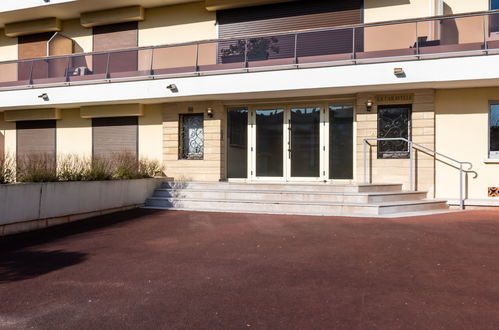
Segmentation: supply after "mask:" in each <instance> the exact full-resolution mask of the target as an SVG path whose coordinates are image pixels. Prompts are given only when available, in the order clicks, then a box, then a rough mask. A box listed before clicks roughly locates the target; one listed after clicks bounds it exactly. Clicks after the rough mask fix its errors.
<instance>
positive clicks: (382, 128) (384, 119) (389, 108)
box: [378, 105, 411, 159]
mask: <svg viewBox="0 0 499 330" xmlns="http://www.w3.org/2000/svg"><path fill="white" fill-rule="evenodd" d="M410 137H411V106H410V105H384V106H379V107H378V138H404V139H410ZM378 158H381V159H382V158H395V159H400V158H409V146H408V144H407V142H405V141H399V140H392V141H379V143H378Z"/></svg>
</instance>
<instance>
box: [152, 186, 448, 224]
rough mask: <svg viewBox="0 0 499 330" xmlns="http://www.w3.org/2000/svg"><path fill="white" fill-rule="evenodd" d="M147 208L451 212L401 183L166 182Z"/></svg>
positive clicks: (311, 212) (373, 213) (313, 212)
mask: <svg viewBox="0 0 499 330" xmlns="http://www.w3.org/2000/svg"><path fill="white" fill-rule="evenodd" d="M145 207H146V208H155V209H168V210H190V211H211V212H236V213H271V214H302V215H328V216H334V215H354V216H399V215H412V214H421V213H434V212H442V211H446V210H448V205H447V202H446V201H444V200H434V199H426V192H421V191H417V192H412V191H402V185H401V184H345V185H333V184H321V183H316V184H313V183H310V184H309V183H307V184H305V183H300V184H290V183H286V184H279V183H232V182H231V183H228V182H171V181H168V182H164V183H163V184H162V186H161V187H160V188H158V189H157V190H156V191H155V192H154V195H153V196H152V197H150V198H148V199H147V200H146V203H145Z"/></svg>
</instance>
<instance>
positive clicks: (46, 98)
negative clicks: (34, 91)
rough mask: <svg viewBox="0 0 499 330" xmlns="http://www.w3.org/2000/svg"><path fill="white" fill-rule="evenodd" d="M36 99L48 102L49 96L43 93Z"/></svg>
mask: <svg viewBox="0 0 499 330" xmlns="http://www.w3.org/2000/svg"><path fill="white" fill-rule="evenodd" d="M38 98H39V99H43V100H44V101H48V100H49V95H48V94H47V93H43V94H40V95H38Z"/></svg>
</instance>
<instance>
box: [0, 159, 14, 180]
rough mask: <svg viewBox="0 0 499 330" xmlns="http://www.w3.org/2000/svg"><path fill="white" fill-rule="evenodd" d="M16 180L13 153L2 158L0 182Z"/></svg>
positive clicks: (0, 162)
mask: <svg viewBox="0 0 499 330" xmlns="http://www.w3.org/2000/svg"><path fill="white" fill-rule="evenodd" d="M15 180H16V171H15V162H14V158H13V157H12V156H11V155H6V156H5V157H3V158H0V184H5V183H12V182H14V181H15Z"/></svg>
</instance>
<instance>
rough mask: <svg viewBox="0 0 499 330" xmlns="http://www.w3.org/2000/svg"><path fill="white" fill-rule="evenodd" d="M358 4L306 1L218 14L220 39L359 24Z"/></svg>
mask: <svg viewBox="0 0 499 330" xmlns="http://www.w3.org/2000/svg"><path fill="white" fill-rule="evenodd" d="M361 6H362V1H361V0H349V1H331V0H308V1H304V0H302V1H297V2H289V3H281V4H273V5H266V6H257V7H249V8H237V9H228V10H221V11H218V12H217V21H218V24H219V37H220V38H230V37H234V36H241V35H248V36H252V35H258V34H266V33H274V32H275V33H282V32H287V31H295V30H304V29H319V28H328V27H334V26H341V25H352V24H360V23H362V19H361Z"/></svg>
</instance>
